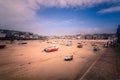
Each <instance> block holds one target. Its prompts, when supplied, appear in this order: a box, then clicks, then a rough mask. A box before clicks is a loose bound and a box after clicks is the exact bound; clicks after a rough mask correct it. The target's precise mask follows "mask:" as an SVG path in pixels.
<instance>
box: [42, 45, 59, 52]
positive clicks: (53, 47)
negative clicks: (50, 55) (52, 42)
mask: <svg viewBox="0 0 120 80" xmlns="http://www.w3.org/2000/svg"><path fill="white" fill-rule="evenodd" d="M58 49H59V48H58V47H56V46H50V47H47V48H45V49H44V51H45V52H54V51H58Z"/></svg>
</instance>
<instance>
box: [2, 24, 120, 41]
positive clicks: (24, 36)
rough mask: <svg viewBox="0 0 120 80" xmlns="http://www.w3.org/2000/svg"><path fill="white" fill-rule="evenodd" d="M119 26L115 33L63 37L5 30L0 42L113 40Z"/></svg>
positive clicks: (119, 29)
mask: <svg viewBox="0 0 120 80" xmlns="http://www.w3.org/2000/svg"><path fill="white" fill-rule="evenodd" d="M119 31H120V25H118V29H117V30H116V33H111V34H108V33H101V34H76V35H64V36H40V35H38V34H34V33H31V32H22V31H15V30H6V29H0V40H48V39H88V40H97V39H99V40H100V39H101V40H102V39H103V40H105V39H114V38H116V37H118V36H117V34H119Z"/></svg>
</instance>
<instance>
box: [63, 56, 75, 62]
mask: <svg viewBox="0 0 120 80" xmlns="http://www.w3.org/2000/svg"><path fill="white" fill-rule="evenodd" d="M64 60H65V61H71V60H73V55H72V56H66V57H65V58H64Z"/></svg>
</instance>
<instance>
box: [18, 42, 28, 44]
mask: <svg viewBox="0 0 120 80" xmlns="http://www.w3.org/2000/svg"><path fill="white" fill-rule="evenodd" d="M19 44H27V42H20V43H19Z"/></svg>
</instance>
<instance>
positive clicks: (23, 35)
mask: <svg viewBox="0 0 120 80" xmlns="http://www.w3.org/2000/svg"><path fill="white" fill-rule="evenodd" d="M41 38H42V36H39V35H37V34H33V33H31V32H21V31H14V30H3V29H0V39H3V40H4V39H6V40H10V39H17V40H20V39H25V40H33V39H34V40H35V39H41Z"/></svg>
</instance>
